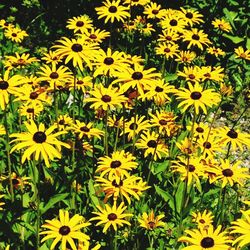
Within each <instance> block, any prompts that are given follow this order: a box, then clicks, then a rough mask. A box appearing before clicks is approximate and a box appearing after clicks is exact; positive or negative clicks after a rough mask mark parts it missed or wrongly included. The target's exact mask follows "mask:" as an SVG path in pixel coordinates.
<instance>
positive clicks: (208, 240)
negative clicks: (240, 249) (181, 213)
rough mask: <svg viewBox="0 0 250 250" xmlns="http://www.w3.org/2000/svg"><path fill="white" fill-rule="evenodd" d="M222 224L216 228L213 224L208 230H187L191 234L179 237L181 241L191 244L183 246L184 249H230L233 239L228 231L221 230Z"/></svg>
mask: <svg viewBox="0 0 250 250" xmlns="http://www.w3.org/2000/svg"><path fill="white" fill-rule="evenodd" d="M221 227H222V226H221V225H219V226H218V227H217V228H216V229H214V227H213V226H211V227H209V228H208V229H207V230H203V229H199V230H198V229H193V230H185V232H186V233H187V234H188V235H190V236H182V237H180V238H179V239H178V241H180V242H187V243H189V244H191V245H190V246H187V247H184V248H182V250H204V249H206V250H228V249H229V245H227V244H228V243H231V240H230V239H229V237H228V236H227V233H226V232H221Z"/></svg>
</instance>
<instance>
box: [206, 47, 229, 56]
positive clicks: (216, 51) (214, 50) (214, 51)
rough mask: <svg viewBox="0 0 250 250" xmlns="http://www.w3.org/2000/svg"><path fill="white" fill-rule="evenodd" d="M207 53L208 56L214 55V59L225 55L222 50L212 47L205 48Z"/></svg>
mask: <svg viewBox="0 0 250 250" xmlns="http://www.w3.org/2000/svg"><path fill="white" fill-rule="evenodd" d="M207 53H209V54H210V55H214V56H216V57H219V56H224V55H225V54H226V52H225V51H223V50H222V49H220V48H216V47H214V46H212V47H208V48H207Z"/></svg>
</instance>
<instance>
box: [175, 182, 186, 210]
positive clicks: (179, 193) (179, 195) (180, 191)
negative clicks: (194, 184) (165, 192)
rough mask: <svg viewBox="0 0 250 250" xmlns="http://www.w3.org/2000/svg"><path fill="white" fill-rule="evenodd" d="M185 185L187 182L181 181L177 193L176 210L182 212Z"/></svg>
mask: <svg viewBox="0 0 250 250" xmlns="http://www.w3.org/2000/svg"><path fill="white" fill-rule="evenodd" d="M184 187H185V183H184V182H180V184H179V185H178V188H177V191H176V194H175V202H176V211H177V212H178V213H180V212H181V207H182V200H183V195H184Z"/></svg>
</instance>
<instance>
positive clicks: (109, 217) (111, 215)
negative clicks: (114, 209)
mask: <svg viewBox="0 0 250 250" xmlns="http://www.w3.org/2000/svg"><path fill="white" fill-rule="evenodd" d="M108 219H109V220H116V219H117V215H116V214H114V213H111V214H109V215H108Z"/></svg>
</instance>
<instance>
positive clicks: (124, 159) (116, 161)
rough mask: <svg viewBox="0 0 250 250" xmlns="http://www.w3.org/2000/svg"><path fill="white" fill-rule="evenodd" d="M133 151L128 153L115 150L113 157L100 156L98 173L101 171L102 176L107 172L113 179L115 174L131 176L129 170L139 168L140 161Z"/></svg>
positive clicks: (121, 176)
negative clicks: (138, 161)
mask: <svg viewBox="0 0 250 250" xmlns="http://www.w3.org/2000/svg"><path fill="white" fill-rule="evenodd" d="M135 159H136V158H135V157H134V156H133V155H132V154H131V153H126V152H125V151H124V150H121V151H115V152H114V153H112V155H111V157H109V156H103V157H100V158H99V160H98V163H97V170H96V173H100V177H104V176H105V175H106V174H107V175H108V178H109V179H111V178H112V177H113V176H118V177H120V178H123V177H124V176H129V171H131V170H133V169H135V168H137V166H138V163H137V162H136V161H135Z"/></svg>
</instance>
